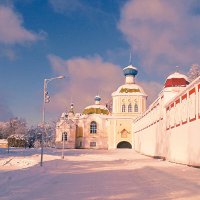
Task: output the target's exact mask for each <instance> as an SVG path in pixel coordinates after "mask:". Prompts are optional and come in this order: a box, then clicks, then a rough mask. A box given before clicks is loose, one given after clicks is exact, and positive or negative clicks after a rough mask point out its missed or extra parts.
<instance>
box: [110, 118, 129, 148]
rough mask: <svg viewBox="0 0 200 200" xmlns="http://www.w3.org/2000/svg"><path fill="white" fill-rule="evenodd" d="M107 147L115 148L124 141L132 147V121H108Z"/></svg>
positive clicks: (114, 119)
mask: <svg viewBox="0 0 200 200" xmlns="http://www.w3.org/2000/svg"><path fill="white" fill-rule="evenodd" d="M108 121H109V127H108V147H109V148H110V149H112V148H117V145H118V144H119V143H120V142H122V141H126V142H129V143H130V144H131V145H132V146H133V133H132V121H133V119H127V118H126V119H120V118H118V119H116V118H113V119H109V120H108Z"/></svg>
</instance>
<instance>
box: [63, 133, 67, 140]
mask: <svg viewBox="0 0 200 200" xmlns="http://www.w3.org/2000/svg"><path fill="white" fill-rule="evenodd" d="M63 139H64V141H67V132H63V133H62V141H63Z"/></svg>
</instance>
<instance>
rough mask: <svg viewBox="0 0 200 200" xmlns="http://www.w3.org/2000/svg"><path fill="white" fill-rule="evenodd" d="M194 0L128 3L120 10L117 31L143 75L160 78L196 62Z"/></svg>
mask: <svg viewBox="0 0 200 200" xmlns="http://www.w3.org/2000/svg"><path fill="white" fill-rule="evenodd" d="M194 2H196V1H195V0H192V1H187V0H177V1H171V0H169V1H167V0H163V1H161V0H152V1H149V0H142V1H141V0H130V1H128V2H127V3H126V4H125V6H124V7H123V9H122V12H121V19H120V22H119V29H120V30H121V31H122V32H123V34H124V36H125V38H126V39H127V41H128V43H129V44H130V45H131V47H132V48H133V49H134V51H135V53H137V54H138V55H139V57H140V59H141V65H142V66H143V68H144V69H145V71H146V72H147V73H154V74H155V75H164V74H165V76H166V73H167V72H169V71H172V70H174V69H175V66H176V65H180V66H181V65H183V66H188V65H191V63H194V62H197V63H198V62H199V55H200V49H199V45H200V37H199V35H200V26H199V24H200V15H197V14H195V13H194V12H193V9H194V6H195V5H196V4H194Z"/></svg>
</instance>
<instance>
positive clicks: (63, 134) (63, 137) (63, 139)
mask: <svg viewBox="0 0 200 200" xmlns="http://www.w3.org/2000/svg"><path fill="white" fill-rule="evenodd" d="M65 134H66V132H63V133H62V142H63V143H62V156H61V157H62V159H64V148H65Z"/></svg>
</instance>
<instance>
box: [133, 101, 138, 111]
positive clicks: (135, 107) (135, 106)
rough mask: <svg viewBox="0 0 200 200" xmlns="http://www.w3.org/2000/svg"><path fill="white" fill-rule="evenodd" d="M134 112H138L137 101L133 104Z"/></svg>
mask: <svg viewBox="0 0 200 200" xmlns="http://www.w3.org/2000/svg"><path fill="white" fill-rule="evenodd" d="M134 112H138V105H137V103H135V105H134Z"/></svg>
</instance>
